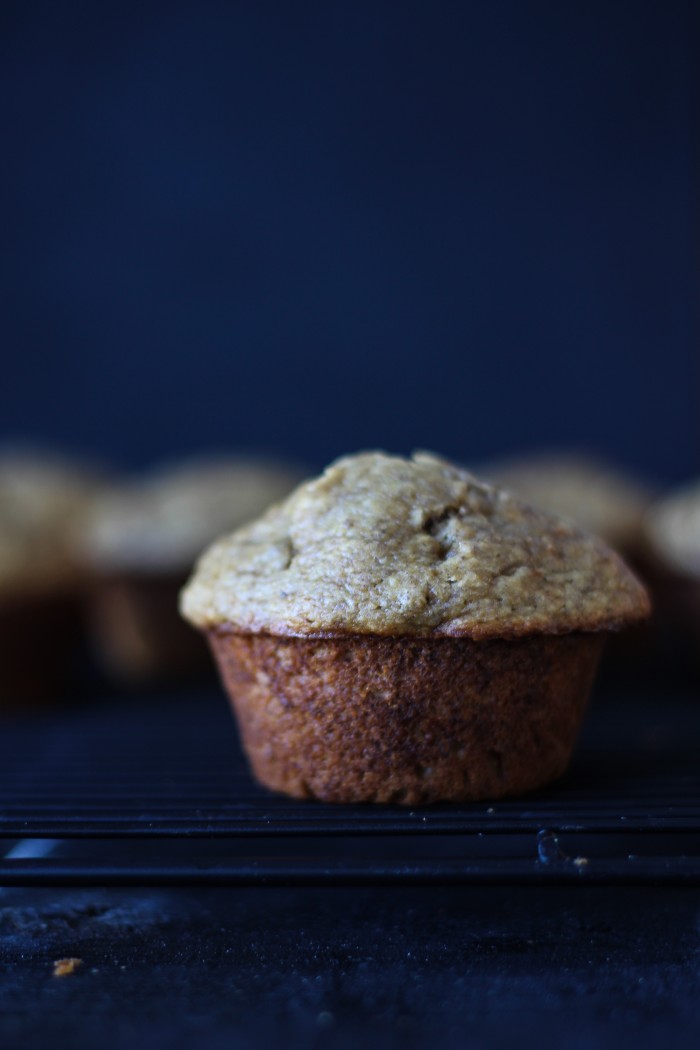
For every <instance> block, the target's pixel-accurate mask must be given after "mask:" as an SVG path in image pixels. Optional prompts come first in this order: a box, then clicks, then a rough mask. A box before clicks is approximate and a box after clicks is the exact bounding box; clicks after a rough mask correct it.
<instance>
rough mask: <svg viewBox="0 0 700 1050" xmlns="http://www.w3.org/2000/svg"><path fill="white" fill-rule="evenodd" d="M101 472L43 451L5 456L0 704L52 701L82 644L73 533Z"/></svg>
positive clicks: (0, 514) (0, 484)
mask: <svg viewBox="0 0 700 1050" xmlns="http://www.w3.org/2000/svg"><path fill="white" fill-rule="evenodd" d="M96 485H97V482H96V478H95V475H94V474H93V473H92V472H91V471H89V470H87V469H85V468H83V467H81V466H78V465H76V464H73V463H70V462H68V461H66V460H64V459H61V458H60V457H58V456H55V455H53V454H50V453H45V452H41V451H38V450H37V451H30V450H17V449H6V450H5V451H3V452H2V453H0V705H1V706H2V707H3V708H7V707H10V706H13V705H14V704H15V703H16V704H22V705H26V704H27V702H31V701H43V700H46V699H48V698H50V697H51V696H52V695H53V694H54V693H55V692H56V691H57V690H58V689H59V688H61V687H62V686H63V685H65V682H66V678H67V675H68V671H69V670H70V666H71V663H72V660H73V658H74V656H75V653H76V649H77V647H78V643H79V639H80V622H81V621H80V598H81V589H82V574H81V571H80V568H79V565H78V561H77V558H76V553H75V546H74V536H75V530H76V528H77V527H78V525H79V522H80V520H81V518H82V517H83V516H84V514H85V513H86V511H87V508H88V507H89V505H90V502H91V500H92V498H93V495H94V492H95V489H96Z"/></svg>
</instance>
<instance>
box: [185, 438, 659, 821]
mask: <svg viewBox="0 0 700 1050" xmlns="http://www.w3.org/2000/svg"><path fill="white" fill-rule="evenodd" d="M181 609H182V611H183V614H184V615H185V617H186V618H187V619H189V620H190V622H191V623H193V624H195V625H196V626H198V627H199V628H200V629H202V630H203V631H205V632H206V634H207V636H208V638H209V640H210V644H211V646H212V649H213V651H214V655H215V657H216V659H217V661H218V664H219V667H220V670H221V673H222V676H223V680H224V683H225V685H226V687H227V689H228V691H229V693H230V696H231V699H232V702H233V705H234V710H235V712H236V714H237V716H238V721H239V724H240V727H241V731H242V737H243V743H244V745H245V748H246V751H247V753H248V756H249V758H250V761H251V764H252V767H253V770H254V772H255V774H256V776H257V777H258V779H259V780H260V781H261V782H262V783H263V784H266V785H267V786H269V787H272V788H274V789H277V790H280V791H285V792H287V793H289V794H291V795H295V796H298V797H307V796H315V797H317V798H320V799H324V800H329V801H337V802H351V801H352V802H355V801H376V802H390V801H400V802H403V803H406V804H411V805H413V804H416V803H421V802H433V801H438V800H470V799H478V798H487V797H488V798H495V797H497V796H500V795H505V794H512V793H514V792H522V791H526V790H528V789H531V788H534V787H537V786H539V785H541V784H544V783H546V782H547V781H549V780H551V779H552V778H554V777H556V776H558V775H559V774H560V773H561V772H562V771H563V770H564V768H565V766H566V763H567V761H568V758H569V755H570V753H571V750H572V747H573V744H574V740H575V737H576V732H577V730H578V726H579V723H580V720H581V716H582V714H583V709H584V706H585V702H586V699H587V695H588V690H589V687H590V684H591V680H592V677H593V674H594V671H595V666H596V663H597V659H598V656H599V654H600V650H601V647H602V644H603V641H604V637H605V633H606V632H608V631H611V630H617V629H618V628H621V627H623V626H625V625H626V624H628V623H631V622H634V621H636V620H638V619H641V618H643V617H644V616H646V615H647V613H648V599H647V597H646V593H645V591H644V589H643V587H642V586H641V585H640V584H639V583H638V581H637V580H636V579H635V577H634V576H633V575H632V573H631V572H630V571H629V570H628V569H627V568H626V566H625V565H624V564H623V563H622V561H621V560H620V559H619V557H618V556H617V555H616V554H614V553H613V552H612V551H610V550H609V549H608V548H607V547H606V546H605V545H604V544H603V543H602V541H600V540H598V539H595V538H592V537H590V536H588V535H586V534H584V533H582V532H581V531H580V530H579V529H577V528H576V527H575V526H573V525H571V524H569V523H566V522H564V521H562V520H560V519H557V518H554V517H551V516H549V515H547V514H545V513H543V512H541V511H537V510H534V509H532V508H531V507H529V506H528V505H526V504H524V503H522V502H520V501H519V500H517V499H515V498H514V497H512V496H510V495H508V494H507V493H505V492H502V491H500V490H498V489H496V488H493V487H492V486H490V485H487V484H484V483H482V482H479V481H477V480H476V479H475V478H474V477H473V476H472V475H470V474H469V473H467V472H466V471H465V470H462V469H459V468H458V467H455V466H453V465H451V464H449V463H447V462H445V461H443V460H440V459H438V458H436V457H434V456H428V455H422V454H421V455H415V456H414V457H413V458H412V459H402V458H400V457H397V456H388V455H385V454H383V453H365V454H361V455H358V456H349V457H346V458H344V459H341V460H338V461H337V462H336V463H334V464H333V465H331V466H330V467H329V468H328V469H327V470H326V471H325V473H324V474H323V475H322V476H321V477H320V478H317V479H315V480H312V481H309V482H306V483H305V484H303V485H301V486H300V487H299V488H297V489H296V491H295V492H294V493H293V494H292V495H291V496H290V497H289V498H288V499H287V500H286V501H285V502H284V503H283V504H281V505H279V506H275V507H273V508H271V509H270V510H269V511H268V513H267V514H265V515H264V516H263V517H262V518H260V519H259V520H258V521H256V522H254V523H252V524H250V525H248V526H246V527H244V528H242V529H239V530H238V531H237V532H234V533H233V534H232V535H229V536H227V537H225V538H224V539H222V540H220V541H219V542H217V543H215V544H214V545H213V546H212V547H211V548H210V549H209V550H208V551H207V552H206V553H205V554H204V555H203V557H202V558H201V559H200V561H199V563H198V566H197V569H196V572H195V574H194V576H193V578H192V580H191V581H190V583H189V584H188V586H187V588H186V589H185V591H184V592H183V595H182V601H181Z"/></svg>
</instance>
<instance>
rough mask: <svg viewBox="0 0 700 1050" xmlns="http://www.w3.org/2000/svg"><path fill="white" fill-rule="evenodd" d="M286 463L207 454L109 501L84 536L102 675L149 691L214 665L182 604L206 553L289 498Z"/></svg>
mask: <svg viewBox="0 0 700 1050" xmlns="http://www.w3.org/2000/svg"><path fill="white" fill-rule="evenodd" d="M302 477H303V472H302V471H301V470H300V469H299V468H297V467H293V466H290V465H288V464H283V463H276V462H271V461H265V460H262V459H260V460H258V459H243V458H236V457H224V456H209V457H206V458H205V457H197V458H194V459H190V460H187V461H185V462H184V463H181V464H178V465H170V466H167V467H163V468H161V469H158V470H154V471H152V472H151V473H150V474H148V475H145V476H143V477H141V478H139V479H137V480H135V481H132V482H131V483H128V484H124V485H121V486H119V487H118V488H115V489H113V490H112V491H110V492H108V493H106V494H104V495H103V497H102V498H101V499H100V500H98V501H97V502H96V503H95V504H94V506H93V507H92V509H91V512H90V514H89V515H88V516H87V517H86V519H85V522H84V527H83V529H82V533H81V553H82V558H83V563H84V566H85V568H86V570H87V572H88V573H89V574H90V576H91V581H92V582H91V587H90V599H89V625H90V631H91V634H92V638H93V641H94V644H95V647H96V650H97V655H98V657H99V659H100V662H101V664H102V666H103V667H104V669H105V670H106V671H107V672H108V673H109V674H110V675H111V676H112V677H113V678H115V679H116V680H117V681H118V682H120V683H122V684H132V685H135V686H136V685H143V684H146V683H149V682H156V681H159V680H167V679H173V678H176V677H178V676H185V675H189V674H196V673H197V671H202V670H205V669H207V668H208V666H209V661H208V654H207V651H206V647H205V645H204V643H203V642H202V640H201V638H200V637H199V635H198V634H197V633H196V632H195V631H194V630H193V629H192V628H191V627H190V626H189V625H188V624H186V623H184V622H183V621H182V619H181V618H180V616H179V614H178V606H177V597H178V592H179V590H180V588H181V587H182V586H183V584H184V583H185V581H186V579H187V576H188V574H189V572H190V570H191V569H192V566H193V564H194V562H195V560H196V558H197V557H198V555H199V554H200V553H201V552H202V550H203V549H204V548H205V547H206V546H207V545H208V544H209V543H210V542H211V541H212V540H213V539H215V538H216V537H217V536H219V535H220V534H221V533H223V532H226V531H229V530H231V529H234V528H237V527H238V526H239V525H242V524H244V523H245V522H247V521H248V520H249V519H251V518H254V517H256V516H257V515H259V514H261V513H262V512H263V511H264V510H266V509H267V507H268V506H269V505H270V504H271V503H275V502H276V501H277V500H279V499H282V498H283V497H284V496H286V495H287V494H288V493H289V492H290V491H291V489H292V488H294V487H295V485H296V484H297V483H298V482H299V481H300V480H301V479H302Z"/></svg>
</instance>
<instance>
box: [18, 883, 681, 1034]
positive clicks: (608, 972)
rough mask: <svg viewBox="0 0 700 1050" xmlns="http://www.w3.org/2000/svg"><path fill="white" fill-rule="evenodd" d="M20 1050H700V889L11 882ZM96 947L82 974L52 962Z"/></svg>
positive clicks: (87, 954)
mask: <svg viewBox="0 0 700 1050" xmlns="http://www.w3.org/2000/svg"><path fill="white" fill-rule="evenodd" d="M2 903H3V907H2V909H1V910H0V963H1V964H2V973H3V978H2V983H1V985H0V1043H1V1044H2V1046H3V1047H20V1046H22V1047H33V1046H40V1047H45V1046H46V1047H48V1046H73V1047H79V1048H83V1047H85V1048H90V1050H92V1048H94V1047H95V1046H100V1047H105V1048H112V1047H115V1048H116V1047H119V1048H122V1047H123V1048H125V1050H126V1048H129V1050H131V1048H132V1047H134V1046H136V1045H139V1046H140V1045H146V1043H147V1045H149V1046H153V1047H156V1048H158V1047H177V1048H180V1047H182V1048H183V1050H184V1048H189V1047H192V1046H206V1047H214V1048H219V1047H222V1048H223V1047H227V1048H228V1047H238V1046H242V1047H258V1046H263V1045H269V1046H272V1047H286V1046H290V1045H291V1046H295V1047H296V1046H299V1047H306V1046H310V1047H316V1046H319V1047H325V1046H328V1047H356V1046H360V1045H369V1046H372V1047H374V1046H377V1047H380V1046H381V1047H397V1048H398V1047H401V1048H405V1047H427V1046H431V1045H434V1046H450V1047H452V1046H454V1047H462V1046H477V1047H482V1046H483V1047H500V1046H509V1047H510V1046H513V1047H515V1046H523V1045H532V1046H538V1047H541V1048H550V1047H551V1048H552V1050H554V1048H560V1047H562V1046H566V1047H573V1048H584V1047H585V1048H589V1047H590V1048H591V1050H593V1048H598V1047H610V1048H613V1047H614V1048H618V1047H627V1046H636V1047H640V1048H646V1047H649V1048H651V1047H658V1046H659V1045H664V1046H676V1045H677V1046H680V1045H681V1044H682V1043H683V1041H684V1040H685V1044H684V1045H685V1046H687V1047H692V1046H696V1045H697V1041H698V1038H699V1037H700V1013H699V1011H698V993H699V992H700V935H699V933H698V909H699V907H700V896H699V894H698V891H697V890H676V891H669V890H666V891H662V890H651V889H648V890H617V891H612V890H594V889H585V888H575V889H557V888H548V889H547V890H546V891H544V890H524V889H520V890H511V891H508V892H507V893H505V892H503V891H500V890H488V889H479V890H475V889H464V890H459V891H458V890H454V889H452V890H446V889H442V890H435V889H431V890H422V891H418V890H413V891H406V890H397V889H393V890H360V889H355V890H343V891H340V890H301V889H298V890H293V891H290V890H287V891H281V890H271V889H268V890H229V891H202V892H198V893H194V892H192V891H189V892H179V893H169V892H164V891H161V892H150V893H143V892H140V893H137V892H130V893H114V892H111V893H107V892H101V891H97V890H95V891H92V892H90V893H76V892H65V893H62V894H56V893H53V892H44V891H41V892H39V891H35V892H34V893H30V892H27V891H22V892H20V891H6V892H5V894H4V900H3V902H2ZM66 956H77V957H79V958H82V960H83V965H82V967H81V968H80V969H79V970H78V971H77V972H76V973H75V974H74V975H73V976H70V977H65V978H55V977H52V964H53V961H54V960H56V959H59V958H62V957H66Z"/></svg>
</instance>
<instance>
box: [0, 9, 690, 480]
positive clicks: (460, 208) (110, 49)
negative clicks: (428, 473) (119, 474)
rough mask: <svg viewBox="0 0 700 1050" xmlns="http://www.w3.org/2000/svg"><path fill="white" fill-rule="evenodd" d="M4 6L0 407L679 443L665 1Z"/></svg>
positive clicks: (105, 430) (677, 278)
mask: <svg viewBox="0 0 700 1050" xmlns="http://www.w3.org/2000/svg"><path fill="white" fill-rule="evenodd" d="M0 19H1V21H2V32H1V43H0V98H1V100H2V103H1V105H2V125H1V128H0V132H1V136H2V137H1V142H2V146H3V159H2V164H1V165H0V219H1V222H2V229H3V235H2V268H3V273H2V304H1V314H0V316H1V318H2V346H3V372H2V374H3V379H2V395H1V396H2V415H1V420H0V422H1V433H0V437H12V436H15V435H17V434H25V435H33V436H35V437H39V438H43V439H46V440H50V441H56V442H59V443H61V444H64V445H65V444H68V445H71V446H73V447H77V448H91V449H93V450H95V451H97V452H98V453H100V454H105V455H109V456H114V457H116V458H117V459H121V460H122V461H124V462H126V463H134V464H139V463H143V462H145V461H147V460H149V459H151V458H153V457H160V456H163V455H173V454H179V453H180V452H184V451H189V450H190V449H197V448H208V447H211V446H218V445H227V446H230V445H247V446H254V447H259V448H269V449H274V448H281V449H283V450H286V451H287V452H288V453H290V454H294V455H297V456H300V457H302V458H306V459H308V460H310V461H311V462H313V463H322V462H323V461H325V460H327V459H329V458H330V457H332V456H334V455H336V454H338V453H340V452H344V451H349V450H354V449H356V448H359V447H366V446H383V447H387V448H390V449H395V450H409V449H410V448H412V447H414V446H421V447H429V448H433V449H436V450H439V451H442V452H445V453H447V454H451V455H454V456H458V457H459V458H461V459H466V460H475V459H477V458H479V457H481V456H484V455H489V454H493V453H498V452H503V451H506V450H510V449H512V448H513V447H514V446H525V445H543V444H551V443H555V442H559V443H561V442H563V443H566V444H571V443H574V444H577V445H581V444H585V445H590V446H592V447H593V448H595V449H598V450H599V451H601V452H604V453H607V454H608V455H610V456H612V457H614V458H617V459H619V460H621V461H622V462H623V463H628V464H629V465H632V466H637V467H640V468H644V469H646V470H648V471H649V472H650V473H652V474H656V475H658V476H659V477H660V478H662V479H667V480H674V479H677V478H681V477H683V476H684V475H687V474H689V473H692V472H693V471H697V470H699V469H700V426H698V423H697V405H698V379H699V377H698V369H697V360H696V347H697V336H698V331H697V328H698V323H697V322H698V318H697V314H696V309H695V296H696V283H697V277H698V274H697V255H696V232H697V231H696V223H697V186H698V164H697V149H696V134H697V107H696V101H697V88H698V82H697V81H698V75H697V52H698V47H697V44H698V40H697V16H696V8H695V5H694V4H693V3H692V2H690V0H688V2H684V0H677V2H668V0H663V2H662V0H659V2H656V3H648V2H647V3H645V2H643V0H634V2H629V3H625V2H617V3H615V2H591V0H586V2H571V0H569V2H567V3H561V2H559V0H551V2H526V0H496V2H493V3H491V2H488V3H486V2H479V3H469V2H455V3H447V2H442V3H428V2H423V3H392V2H390V0H386V2H377V0H374V2H366V3H364V2H347V3H332V2H321V0H319V2H318V3H310V2H303V3H302V2H296V3H288V2H283V0H280V2H257V0H256V2H253V0H250V2H246V3H211V2H197V3H195V2H191V3H177V2H170V3H167V4H162V5H161V4H156V3H142V4H129V3H120V4H100V3H89V4H84V5H76V4H67V3H63V4H61V3H58V4H56V3H50V4H35V3H31V2H26V3H16V4H12V3H4V4H3V5H2V7H1V8H0Z"/></svg>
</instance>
